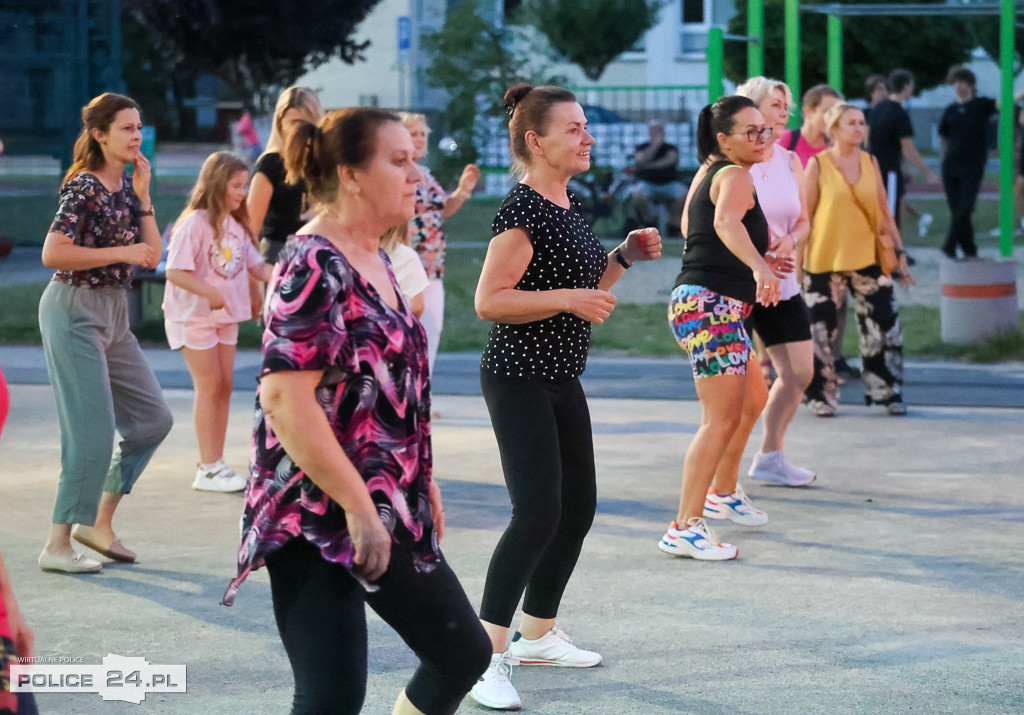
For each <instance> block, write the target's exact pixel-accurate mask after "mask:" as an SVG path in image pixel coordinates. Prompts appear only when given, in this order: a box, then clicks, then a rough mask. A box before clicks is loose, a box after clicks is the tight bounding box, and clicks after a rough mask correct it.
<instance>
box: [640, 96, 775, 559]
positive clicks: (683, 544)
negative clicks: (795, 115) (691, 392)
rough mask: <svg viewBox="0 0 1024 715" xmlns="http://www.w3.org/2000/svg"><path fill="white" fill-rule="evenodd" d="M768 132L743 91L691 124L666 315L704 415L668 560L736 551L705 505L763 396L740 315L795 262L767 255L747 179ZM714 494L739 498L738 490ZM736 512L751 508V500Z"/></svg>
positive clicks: (670, 534) (768, 298)
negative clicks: (686, 184)
mask: <svg viewBox="0 0 1024 715" xmlns="http://www.w3.org/2000/svg"><path fill="white" fill-rule="evenodd" d="M771 134H772V127H770V126H765V120H764V117H763V116H762V115H761V112H759V111H758V109H757V105H755V104H754V103H753V102H752V101H751V100H750V99H748V98H746V97H738V96H730V97H723V98H721V99H719V100H718V101H717V102H715V103H714V104H712V105H708V106H706V107H704V109H702V110H701V113H700V117H699V118H698V120H697V156H698V158H699V159H700V161H701V164H702V166H701V168H700V170H699V171H698V172H697V175H696V176H695V177H694V180H693V183H692V184H691V187H694V188H691V190H690V193H689V196H687V198H686V206H684V208H683V216H682V220H681V228H682V231H683V236H685V237H686V241H685V244H684V247H683V268H682V271H680V273H679V276H678V277H677V278H676V285H675V288H674V289H673V291H672V297H671V300H670V302H669V306H668V321H669V327H671V329H672V332H673V334H674V335H675V337H676V340H678V341H679V345H680V347H682V349H683V350H684V351H685V352H686V353H687V355H688V356H689V358H690V365H691V366H692V368H693V377H694V383H695V385H696V388H697V397H698V398H699V399H700V404H701V410H702V414H701V424H700V428H699V429H698V430H697V434H696V435H694V438H693V441H692V442H691V443H690V447H689V449H688V450H687V452H686V457H685V458H684V460H683V486H682V494H681V496H680V501H679V511H678V513H677V515H676V519H675V520H674V521H673V522H672V524H671V526H669V528H668V531H667V532H666V533H665V536H664V537H662V539H661V541H660V542H659V544H658V547H659V548H660V549H661V550H662V551H664V552H666V553H668V554H672V555H673V556H687V557H690V558H694V559H700V560H703V561H725V560H728V559H734V558H736V555H737V553H738V550H737V548H736V547H735V546H733V545H732V544H723V543H720V542H719V541H718V538H717V537H716V536H715V534H714V532H712V531H711V529H710V528H708V526H707V523H706V522H705V521H704V506H705V501H706V497H707V494H708V487H710V486H711V482H712V480H713V479H714V476H715V472H716V471H718V469H719V465H720V463H721V461H722V459H723V457H724V455H726V454H727V453H728V450H729V449H730V448H735V442H734V440H742V441H743V442H744V443H745V442H746V437H747V434H741V433H740V432H739V429H738V428H739V427H740V425H741V423H742V422H743V421H744V420H751V419H752V420H756V419H757V416H758V415H760V414H761V410H762V409H764V405H765V401H766V400H767V398H768V390H767V388H766V387H765V383H764V380H762V379H761V369H760V365H759V364H758V361H757V357H756V356H755V355H754V353H753V351H752V350H751V342H750V336H749V335H748V334H747V330H746V328H745V327H744V320H745V319H746V318H747V316H749V315H750V311H751V308H752V307H753V305H754V303H755V302H756V303H760V304H761V305H775V304H777V303H778V302H779V297H780V295H781V285H780V280H779V276H778V275H776V273H778V274H779V275H784V274H785V273H787V272H789V271H790V270H792V265H793V261H792V259H791V258H789V257H782V256H777V255H775V254H771V253H768V246H769V244H770V241H771V237H770V234H769V229H768V221H767V220H766V219H765V216H764V212H763V211H762V210H761V206H760V204H759V203H758V198H757V192H756V191H755V190H754V181H753V178H752V177H751V176H750V167H751V166H753V165H754V164H757V163H759V162H762V161H764V159H765V153H766V151H767V149H768V138H769V137H770V136H771ZM740 450H742V445H740ZM720 496H721V497H723V498H737V499H744V498H743V497H742V492H741V491H740V492H739V494H731V495H720ZM744 509H745V511H747V512H748V513H755V512H756V511H757V510H755V509H753V507H751V506H749V504H744ZM761 514H762V515H763V512H761Z"/></svg>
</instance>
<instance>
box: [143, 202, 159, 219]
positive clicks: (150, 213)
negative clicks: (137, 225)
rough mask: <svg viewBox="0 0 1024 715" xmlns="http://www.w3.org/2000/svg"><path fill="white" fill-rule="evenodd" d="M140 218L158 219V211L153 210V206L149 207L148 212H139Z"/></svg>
mask: <svg viewBox="0 0 1024 715" xmlns="http://www.w3.org/2000/svg"><path fill="white" fill-rule="evenodd" d="M139 216H152V217H153V218H156V211H155V210H154V208H153V204H150V205H149V209H148V210H146V211H139Z"/></svg>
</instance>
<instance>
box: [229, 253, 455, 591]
mask: <svg viewBox="0 0 1024 715" xmlns="http://www.w3.org/2000/svg"><path fill="white" fill-rule="evenodd" d="M381 254H382V255H384V256H385V260H387V259H386V254H384V253H383V251H382V252H381ZM389 265H390V264H389ZM391 281H392V285H393V286H394V289H395V293H396V295H397V296H398V300H399V302H400V306H399V310H397V311H396V310H394V309H392V308H391V307H390V306H389V305H388V304H387V303H386V302H385V301H384V300H383V299H382V298H381V296H380V295H379V294H378V293H377V291H376V290H375V289H374V288H373V286H372V285H371V284H370V283H369V282H367V281H366V280H365V279H364V278H363V277H362V276H360V275H359V273H358V272H357V271H356V270H355V269H353V268H352V266H351V265H349V263H348V261H347V260H346V259H345V256H344V255H343V254H342V253H341V252H340V251H339V250H338V249H337V248H336V247H335V246H334V245H333V244H332V243H331V242H330V241H328V240H327V239H326V238H324V237H322V236H317V235H312V236H296V237H292V238H291V239H290V240H289V241H288V243H287V244H286V246H285V249H284V251H283V252H282V253H281V256H280V258H279V262H278V264H277V266H276V267H275V269H274V276H273V278H272V279H271V284H270V285H271V288H270V289H271V296H270V299H269V300H268V301H267V305H266V308H265V309H264V322H265V324H266V330H265V331H264V334H263V369H262V373H261V374H262V375H268V374H270V373H274V372H279V371H282V370H317V371H322V372H323V377H322V378H321V380H320V383H319V385H318V386H317V390H316V399H317V402H318V403H319V404H320V406H321V407H322V408H323V410H324V413H325V414H326V415H327V420H328V422H329V424H330V426H331V429H332V431H333V432H334V436H335V437H336V438H337V440H338V443H339V444H340V445H341V446H342V448H343V449H344V450H345V454H346V455H347V456H348V458H349V459H350V460H351V461H352V463H353V465H354V466H355V468H356V470H358V472H359V473H360V474H361V475H362V477H363V480H364V481H365V482H366V486H367V488H368V489H369V491H370V496H371V498H372V499H373V502H374V504H375V505H376V507H377V512H378V513H379V514H380V518H381V521H382V522H383V523H384V526H385V528H386V529H387V530H388V532H389V533H390V534H391V538H392V541H393V542H394V543H400V544H404V545H406V546H408V547H409V548H410V549H411V551H412V553H413V559H414V565H415V567H416V568H417V569H419V570H421V571H430V570H432V569H433V568H434V566H435V565H436V564H437V563H438V562H439V560H440V558H441V556H440V553H439V551H438V549H437V546H436V540H435V538H434V525H433V516H432V514H431V510H430V502H429V498H428V493H429V487H430V480H431V469H432V467H431V464H432V455H431V446H430V397H429V395H430V388H429V377H428V373H427V359H426V354H427V353H426V335H425V333H424V331H423V328H422V326H421V325H420V323H419V321H417V320H416V318H415V317H414V316H413V313H412V310H411V308H410V307H409V303H408V301H407V300H406V299H405V298H404V297H403V296H402V292H401V290H400V289H399V287H398V284H397V282H396V281H395V279H394V275H393V274H392V276H391ZM251 458H252V462H251V465H250V474H249V486H248V489H247V492H246V502H245V511H244V513H243V515H242V542H241V546H240V548H239V553H238V576H237V577H236V578H235V579H234V580H233V581H232V582H231V584H230V585H229V587H228V590H227V593H225V596H224V600H223V603H224V604H225V605H231V603H232V602H233V601H234V597H235V594H236V593H237V591H238V588H239V586H240V585H241V583H242V581H244V580H245V578H246V577H247V576H248V575H249V573H250V572H251V571H252V570H253V569H257V568H260V567H261V566H263V565H264V560H265V558H266V556H267V555H268V554H270V553H272V552H273V551H275V550H277V549H278V548H280V547H281V546H283V545H284V544H285V543H287V542H288V541H290V540H291V539H294V538H304V539H306V540H307V541H309V542H310V543H312V544H313V545H314V546H316V547H318V548H319V549H320V553H321V555H322V556H323V558H324V559H326V560H328V561H332V562H335V563H339V564H342V565H343V566H345V567H346V568H348V569H349V571H350V572H351V573H352V574H353V576H355V577H356V579H357V580H358V581H360V583H364V585H365V582H364V581H363V580H362V578H361V577H360V576H359V575H358V574H357V573H356V572H355V570H354V568H353V559H354V556H355V549H354V547H353V545H352V540H351V538H350V537H349V532H348V528H347V526H346V522H345V512H344V510H343V509H342V508H341V507H340V506H339V505H338V504H337V502H335V501H333V500H332V499H331V498H330V497H328V496H327V495H326V494H324V493H323V491H321V490H320V488H319V487H317V486H316V485H315V484H314V483H313V482H312V480H310V479H309V478H308V477H307V476H306V475H305V474H304V473H303V471H302V470H301V469H300V468H299V467H298V466H297V465H296V464H295V463H294V462H292V460H291V459H290V458H289V456H288V455H287V454H286V453H285V450H284V447H283V446H282V445H281V443H280V442H279V441H278V439H277V437H276V436H275V434H274V431H273V429H272V427H271V426H270V423H269V421H268V419H267V416H266V414H265V413H264V412H263V410H262V408H261V406H260V398H259V391H257V393H256V415H255V426H254V430H253V441H252V453H251Z"/></svg>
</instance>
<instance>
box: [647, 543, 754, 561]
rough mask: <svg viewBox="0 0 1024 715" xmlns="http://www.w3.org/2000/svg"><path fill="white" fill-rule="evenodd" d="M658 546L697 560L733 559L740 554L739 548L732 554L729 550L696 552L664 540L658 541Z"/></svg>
mask: <svg viewBox="0 0 1024 715" xmlns="http://www.w3.org/2000/svg"><path fill="white" fill-rule="evenodd" d="M658 548H659V549H661V550H662V551H664V552H665V553H666V554H670V555H672V556H679V557H682V558H690V559H696V560H697V561H732V560H733V559H735V558H737V557H739V555H740V550H739V549H736V551H735V553H733V554H732V555H731V556H730V555H729V553H728V552H719V553H717V554H716V553H710V552H708V551H698V552H696V553H694V552H693V551H689V550H687V551H684V550H683V549H677V548H676V547H674V546H669V545H668V544H666V543H665V542H664V541H659V542H658Z"/></svg>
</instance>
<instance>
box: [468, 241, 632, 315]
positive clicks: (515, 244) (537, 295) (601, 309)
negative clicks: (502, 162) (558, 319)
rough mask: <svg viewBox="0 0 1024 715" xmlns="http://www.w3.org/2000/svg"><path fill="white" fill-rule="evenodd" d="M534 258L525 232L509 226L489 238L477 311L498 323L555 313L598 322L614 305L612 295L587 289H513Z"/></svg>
mask: <svg viewBox="0 0 1024 715" xmlns="http://www.w3.org/2000/svg"><path fill="white" fill-rule="evenodd" d="M532 258H533V246H532V245H531V244H530V239H529V238H527V236H526V232H525V231H523V230H522V229H519V228H512V229H509V230H508V231H504V232H502V233H499V234H498V235H497V236H495V237H494V238H492V239H491V243H490V245H488V247H487V256H486V257H485V258H484V266H483V269H482V270H481V271H480V281H479V282H478V283H477V286H476V298H475V299H474V305H475V306H476V314H477V315H478V316H480V318H481V319H482V320H493V321H494V322H497V323H513V324H516V323H532V322H533V321H535V320H543V319H544V318H550V317H551V316H553V315H557V314H558V313H563V312H567V313H572V314H573V315H576V316H578V317H580V318H582V319H583V320H587V321H589V322H591V323H597V324H598V325H600V324H601V323H603V322H604V320H605V318H607V317H608V316H609V315H610V314H611V312H612V309H613V307H614V306H615V296H613V295H612V294H611V293H609V292H607V291H604V290H591V289H588V288H576V289H564V288H563V289H556V290H539V291H527V290H516V286H517V285H518V284H519V281H520V280H522V278H523V274H524V273H526V269H527V268H528V267H529V265H530V259H532Z"/></svg>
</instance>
